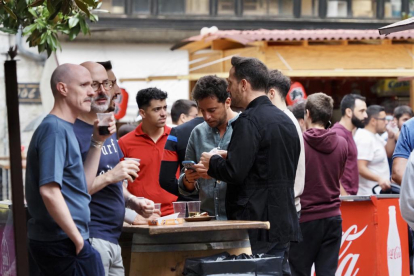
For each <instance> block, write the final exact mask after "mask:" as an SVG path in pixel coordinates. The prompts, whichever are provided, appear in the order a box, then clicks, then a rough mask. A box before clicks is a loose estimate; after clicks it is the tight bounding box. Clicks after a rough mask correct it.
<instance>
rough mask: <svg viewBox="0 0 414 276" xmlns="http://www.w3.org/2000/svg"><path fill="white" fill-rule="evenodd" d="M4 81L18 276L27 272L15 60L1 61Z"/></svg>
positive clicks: (24, 275)
mask: <svg viewBox="0 0 414 276" xmlns="http://www.w3.org/2000/svg"><path fill="white" fill-rule="evenodd" d="M4 73H5V82H6V106H7V124H8V129H9V151H10V172H11V186H12V189H11V190H12V211H13V231H14V246H15V253H16V272H17V275H18V276H26V275H29V262H28V258H27V229H26V210H25V207H24V191H23V178H22V154H21V143H20V119H19V96H18V89H17V68H16V61H15V60H6V61H5V63H4Z"/></svg>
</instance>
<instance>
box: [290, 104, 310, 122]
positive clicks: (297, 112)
mask: <svg viewBox="0 0 414 276" xmlns="http://www.w3.org/2000/svg"><path fill="white" fill-rule="evenodd" d="M305 105H306V100H305V101H301V102H298V103H295V104H294V105H290V106H288V109H289V110H290V111H291V112H292V113H293V116H295V118H296V119H298V120H299V119H305V110H306V108H305Z"/></svg>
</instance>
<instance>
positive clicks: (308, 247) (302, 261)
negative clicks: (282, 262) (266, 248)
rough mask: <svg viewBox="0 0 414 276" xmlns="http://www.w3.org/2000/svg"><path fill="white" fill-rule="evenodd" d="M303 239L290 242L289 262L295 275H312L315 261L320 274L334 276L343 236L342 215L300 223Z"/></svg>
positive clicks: (317, 272) (320, 275)
mask: <svg viewBox="0 0 414 276" xmlns="http://www.w3.org/2000/svg"><path fill="white" fill-rule="evenodd" d="M300 229H301V230H302V236H303V241H302V242H300V243H291V244H290V254H289V264H290V270H291V272H292V275H293V276H310V275H311V269H312V265H313V263H315V272H316V275H318V276H334V275H335V272H336V269H337V266H338V257H339V249H340V247H341V238H342V218H341V216H336V217H330V218H325V219H319V220H313V221H308V222H304V223H301V224H300Z"/></svg>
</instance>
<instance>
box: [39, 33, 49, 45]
mask: <svg viewBox="0 0 414 276" xmlns="http://www.w3.org/2000/svg"><path fill="white" fill-rule="evenodd" d="M46 39H47V33H43V34H42V35H41V36H40V44H44V43H45V42H46Z"/></svg>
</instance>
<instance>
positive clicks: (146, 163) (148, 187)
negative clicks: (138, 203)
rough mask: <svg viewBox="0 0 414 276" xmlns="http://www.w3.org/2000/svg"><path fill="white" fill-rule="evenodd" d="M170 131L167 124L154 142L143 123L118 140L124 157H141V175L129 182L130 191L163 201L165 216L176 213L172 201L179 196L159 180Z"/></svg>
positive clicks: (139, 173) (155, 200) (163, 213)
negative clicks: (171, 192) (162, 186)
mask: <svg viewBox="0 0 414 276" xmlns="http://www.w3.org/2000/svg"><path fill="white" fill-rule="evenodd" d="M170 131H171V128H169V127H168V126H165V127H164V133H163V135H162V136H161V137H160V138H159V139H158V141H157V142H156V143H154V141H153V140H152V139H151V138H150V137H149V136H148V135H147V134H145V133H144V132H143V131H142V123H141V124H140V125H139V126H138V127H137V128H136V129H135V131H131V132H130V133H128V134H126V135H125V136H123V137H121V138H120V139H119V141H118V144H119V146H120V148H121V150H122V152H123V154H124V157H131V158H139V159H141V161H140V166H139V170H140V171H139V172H138V175H139V176H138V178H137V179H135V181H134V182H133V183H129V184H128V191H129V192H130V193H131V194H133V195H135V196H142V197H145V198H148V199H150V200H152V201H154V203H161V213H162V215H163V216H166V215H170V214H173V213H174V208H173V204H172V203H173V202H175V201H176V200H177V196H175V195H173V194H170V193H169V192H167V191H166V190H164V189H163V188H161V186H160V183H159V181H158V179H159V175H160V167H161V160H162V156H163V151H164V146H165V143H166V142H167V137H168V135H169V134H170Z"/></svg>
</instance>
